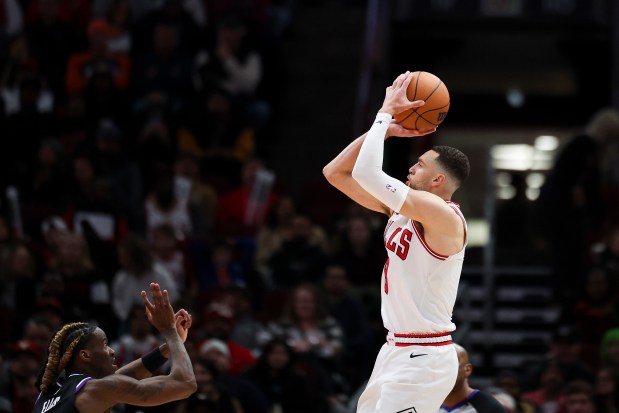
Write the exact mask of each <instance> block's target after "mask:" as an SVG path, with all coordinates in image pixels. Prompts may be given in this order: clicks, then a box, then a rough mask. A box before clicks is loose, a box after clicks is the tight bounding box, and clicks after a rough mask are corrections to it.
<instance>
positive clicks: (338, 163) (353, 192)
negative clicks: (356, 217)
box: [322, 101, 436, 214]
mask: <svg viewBox="0 0 619 413" xmlns="http://www.w3.org/2000/svg"><path fill="white" fill-rule="evenodd" d="M422 105H423V101H415V102H408V105H406V109H410V108H415V107H420V106H422ZM384 126H385V128H384V130H382V129H381V132H378V134H379V139H381V142H382V141H383V140H385V139H387V138H388V137H390V136H401V137H415V136H423V135H427V134H429V133H432V132H434V131H435V130H436V129H430V130H427V131H418V130H414V129H405V128H403V127H401V126H400V125H398V124H396V123H395V122H394V121H392V120H391V119H389V120H388V121H386V124H385V125H384ZM370 131H372V130H370ZM367 135H368V133H365V134H363V135H362V136H360V137H359V138H357V139H355V140H354V141H353V142H351V143H350V144H349V145H348V146H347V147H346V148H344V150H343V151H342V152H340V153H339V154H338V155H337V156H336V157H335V158H334V159H333V160H332V161H331V162H329V163H328V164H327V165H326V166H325V167H324V168H323V171H322V172H323V174H324V176H325V178H326V179H327V181H329V183H330V184H331V185H333V186H334V187H336V188H337V189H338V190H340V191H341V192H342V193H344V194H345V195H346V196H348V197H349V198H351V199H352V200H353V201H355V202H357V203H358V204H360V205H363V206H364V207H366V208H368V209H371V210H373V211H377V212H382V213H385V214H389V212H390V211H389V210H390V207H388V206H387V205H385V203H384V202H382V200H381V199H379V198H376V197H375V196H374V195H372V194H371V193H369V192H368V191H367V190H366V189H365V188H363V186H361V185H359V183H358V182H357V180H355V179H353V177H352V171H353V167H354V166H355V162H356V161H357V157H358V156H359V151H360V149H361V146H362V145H363V142H364V141H365V139H367ZM381 153H382V152H381ZM381 159H382V156H381Z"/></svg>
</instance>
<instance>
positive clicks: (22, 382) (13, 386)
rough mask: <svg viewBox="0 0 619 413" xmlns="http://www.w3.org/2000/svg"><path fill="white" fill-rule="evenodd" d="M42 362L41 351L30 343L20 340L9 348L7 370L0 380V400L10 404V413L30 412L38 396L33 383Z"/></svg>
mask: <svg viewBox="0 0 619 413" xmlns="http://www.w3.org/2000/svg"><path fill="white" fill-rule="evenodd" d="M42 361H43V354H42V350H41V349H40V348H38V347H37V346H36V344H34V343H32V342H29V341H25V340H21V341H18V342H16V343H15V344H14V345H13V346H12V347H11V355H10V358H9V368H8V370H7V371H6V372H3V374H2V375H1V378H0V400H4V403H6V401H8V402H9V403H10V405H11V410H10V411H11V412H12V413H30V412H32V408H33V407H34V402H35V400H36V398H37V395H38V391H37V387H36V386H35V382H36V379H37V373H38V372H39V366H40V364H41V363H42ZM1 403H2V402H0V404H1Z"/></svg>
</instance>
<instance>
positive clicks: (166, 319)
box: [141, 283, 176, 331]
mask: <svg viewBox="0 0 619 413" xmlns="http://www.w3.org/2000/svg"><path fill="white" fill-rule="evenodd" d="M150 293H151V296H152V299H153V302H152V303H151V302H150V300H149V299H148V296H147V294H146V291H143V290H142V293H141V296H142V300H143V301H144V305H145V306H146V316H147V317H148V321H150V322H151V324H152V325H154V326H155V328H156V329H157V330H159V331H163V330H166V329H170V328H175V326H176V320H175V315H174V310H173V309H172V306H171V305H170V298H169V297H168V291H167V290H163V291H162V290H161V287H160V286H159V284H157V283H150Z"/></svg>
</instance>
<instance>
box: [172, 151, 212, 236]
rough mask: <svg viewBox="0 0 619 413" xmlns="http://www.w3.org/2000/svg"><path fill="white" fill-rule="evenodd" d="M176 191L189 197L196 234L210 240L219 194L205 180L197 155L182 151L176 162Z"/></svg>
mask: <svg viewBox="0 0 619 413" xmlns="http://www.w3.org/2000/svg"><path fill="white" fill-rule="evenodd" d="M174 180H175V187H176V193H177V195H178V196H179V197H180V198H186V199H188V204H189V205H190V211H192V216H193V217H194V218H193V222H194V223H195V224H196V225H195V228H194V236H193V238H194V239H195V238H196V237H200V238H202V239H205V240H207V241H208V240H209V239H210V238H211V237H212V232H213V229H214V227H215V214H216V212H217V203H218V198H219V195H218V194H217V191H216V190H215V189H214V188H213V187H211V186H210V185H209V184H207V183H205V182H203V174H202V171H201V170H200V162H199V159H198V158H197V157H196V156H193V155H190V154H188V153H180V154H179V155H178V156H177V157H176V160H175V162H174Z"/></svg>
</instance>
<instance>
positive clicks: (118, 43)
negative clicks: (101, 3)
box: [102, 0, 133, 54]
mask: <svg viewBox="0 0 619 413" xmlns="http://www.w3.org/2000/svg"><path fill="white" fill-rule="evenodd" d="M102 17H104V18H105V21H107V23H108V24H109V25H110V27H111V28H112V29H113V30H114V34H113V35H112V36H110V38H109V39H108V41H107V47H108V50H109V51H110V52H118V53H125V54H130V53H131V50H132V45H133V42H132V40H133V37H132V34H131V25H132V23H133V19H132V18H133V16H132V13H131V4H130V2H129V0H111V1H108V2H107V7H106V8H105V12H104V16H102Z"/></svg>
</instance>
